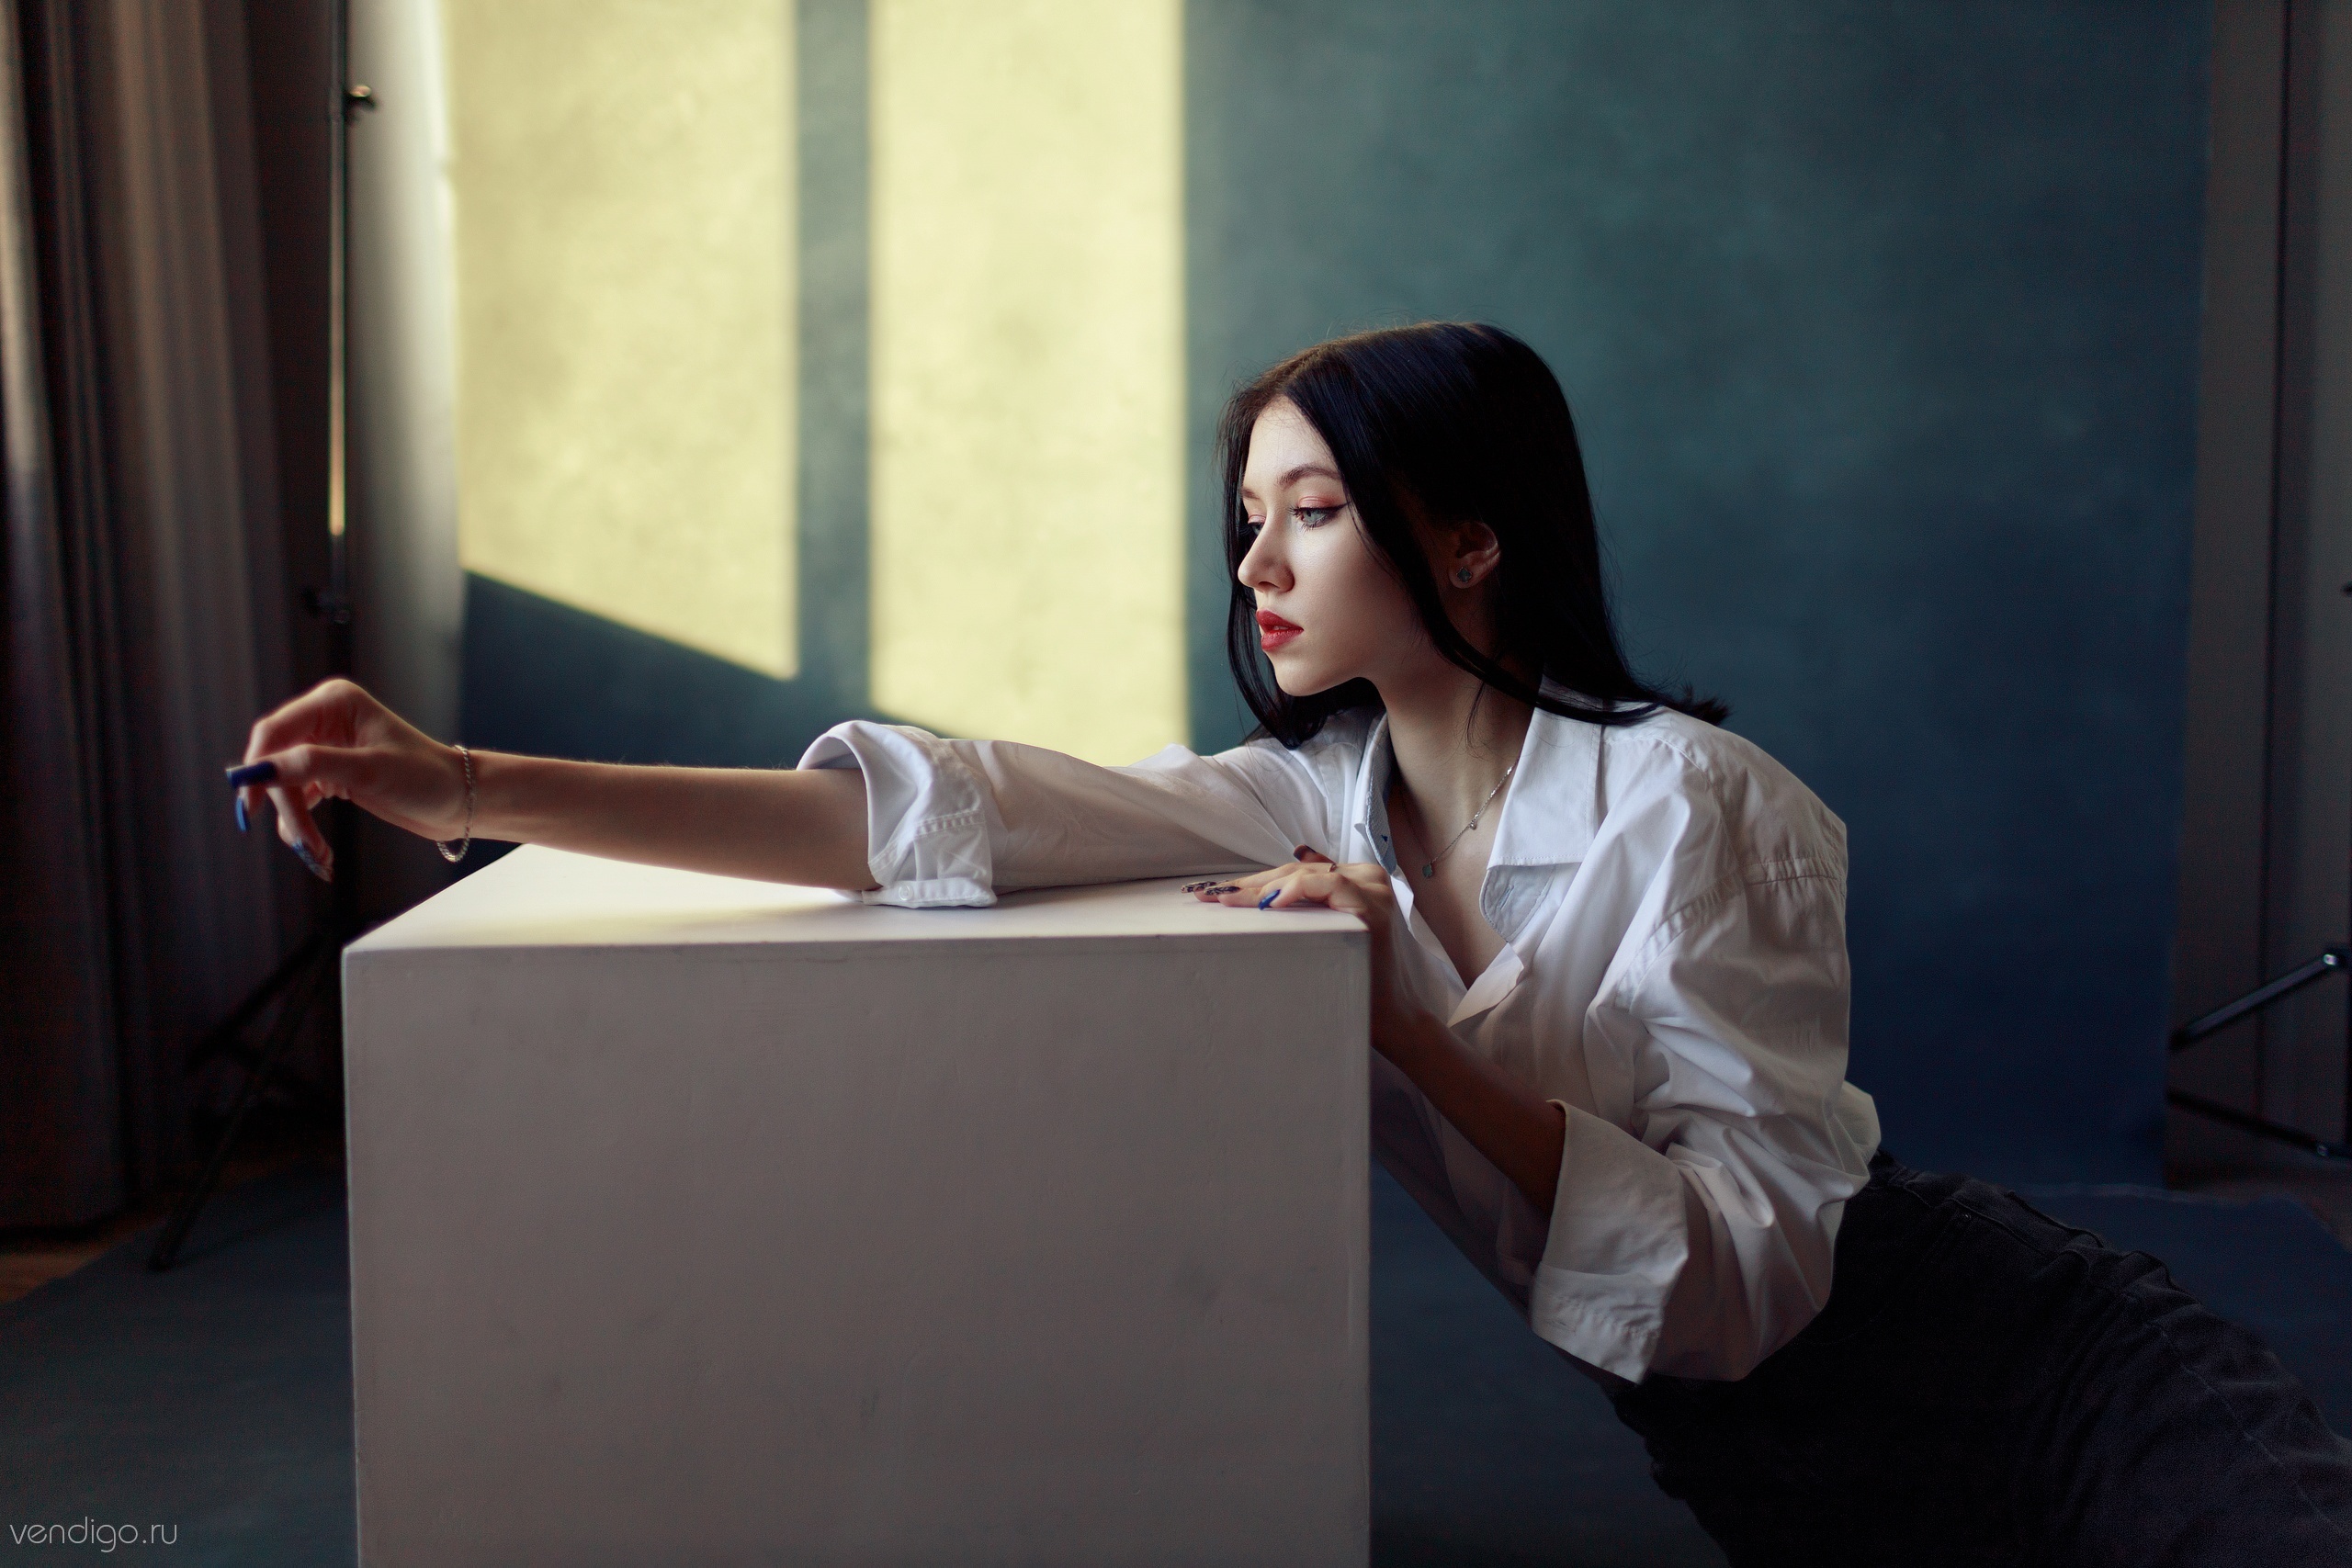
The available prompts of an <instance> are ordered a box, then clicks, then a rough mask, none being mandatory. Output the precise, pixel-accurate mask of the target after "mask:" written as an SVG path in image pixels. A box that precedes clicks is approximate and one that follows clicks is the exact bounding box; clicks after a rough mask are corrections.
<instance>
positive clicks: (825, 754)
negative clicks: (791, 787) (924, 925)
mask: <svg viewBox="0 0 2352 1568" xmlns="http://www.w3.org/2000/svg"><path fill="white" fill-rule="evenodd" d="M800 766H802V767H804V768H855V769H857V770H858V772H860V773H863V774H865V824H866V828H865V831H866V848H865V869H866V872H867V874H869V875H871V876H872V877H873V878H874V880H875V881H876V883H877V884H879V885H880V886H876V887H872V888H868V889H865V890H863V891H860V892H857V893H854V894H853V895H852V897H856V898H858V899H861V900H863V901H864V902H865V903H868V904H896V905H899V906H900V907H902V908H910V909H923V908H941V907H945V906H955V905H975V904H980V905H985V904H993V903H995V902H996V889H995V886H994V883H993V880H992V875H991V873H992V868H993V859H992V857H991V855H990V853H989V825H988V805H987V794H986V792H985V791H984V790H983V789H982V787H981V785H980V781H979V779H978V776H977V775H976V774H974V773H973V772H972V770H971V769H970V768H969V767H968V766H967V765H966V763H965V761H964V760H963V759H962V758H961V757H958V756H957V755H956V750H955V748H954V747H952V746H950V745H949V744H948V743H947V742H946V741H944V740H942V739H939V737H937V736H936V735H933V734H932V733H931V732H930V731H928V730H924V729H917V728H914V727H913V726H912V725H904V724H875V723H872V722H870V721H868V720H865V719H853V720H852V721H850V722H849V723H847V724H837V725H835V726H833V728H831V729H829V730H827V731H825V733H824V734H822V735H820V736H819V737H817V739H815V740H814V741H813V742H811V743H810V745H809V750H807V751H805V752H803V753H802V754H801V757H800Z"/></svg>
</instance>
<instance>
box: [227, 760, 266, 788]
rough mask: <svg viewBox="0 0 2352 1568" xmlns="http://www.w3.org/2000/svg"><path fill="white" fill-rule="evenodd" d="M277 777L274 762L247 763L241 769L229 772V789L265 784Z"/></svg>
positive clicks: (232, 769)
mask: <svg viewBox="0 0 2352 1568" xmlns="http://www.w3.org/2000/svg"><path fill="white" fill-rule="evenodd" d="M276 777H277V763H275V762H247V763H246V764H245V765H244V766H243V767H242V768H231V769H230V770H229V787H230V788H231V789H243V788H244V787H245V786H246V785H247V784H267V783H269V781H270V780H272V779H274V778H276Z"/></svg>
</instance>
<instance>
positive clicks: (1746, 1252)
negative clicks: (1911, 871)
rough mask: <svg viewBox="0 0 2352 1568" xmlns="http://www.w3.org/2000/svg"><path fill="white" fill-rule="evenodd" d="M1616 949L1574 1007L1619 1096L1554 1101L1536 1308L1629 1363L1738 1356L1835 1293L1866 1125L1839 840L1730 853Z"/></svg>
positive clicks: (1737, 1361) (1621, 1367)
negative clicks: (1634, 944) (1824, 848)
mask: <svg viewBox="0 0 2352 1568" xmlns="http://www.w3.org/2000/svg"><path fill="white" fill-rule="evenodd" d="M1629 956H1630V958H1631V960H1632V961H1631V962H1629V963H1628V964H1626V965H1625V966H1624V968H1623V972H1622V973H1621V974H1620V975H1619V976H1618V978H1617V981H1616V983H1615V984H1612V985H1611V986H1608V987H1603V988H1602V990H1601V992H1600V996H1599V997H1598V998H1596V999H1595V1002H1594V1004H1593V1007H1592V1010H1591V1011H1590V1013H1589V1015H1588V1019H1587V1032H1588V1039H1589V1042H1590V1043H1591V1045H1592V1046H1593V1047H1594V1049H1593V1050H1592V1052H1591V1059H1592V1060H1593V1061H1594V1062H1595V1064H1596V1066H1602V1067H1603V1068H1604V1070H1603V1071H1601V1072H1600V1073H1598V1074H1597V1075H1596V1076H1597V1077H1607V1076H1608V1074H1607V1072H1606V1070H1605V1067H1606V1066H1607V1065H1611V1064H1613V1065H1614V1066H1615V1067H1616V1069H1617V1070H1618V1072H1620V1073H1621V1074H1622V1075H1623V1076H1622V1078H1621V1079H1620V1081H1618V1082H1617V1083H1614V1084H1610V1085H1607V1086H1605V1087H1606V1089H1607V1090H1608V1091H1609V1092H1607V1093H1606V1094H1605V1096H1604V1098H1605V1099H1607V1100H1613V1101H1617V1102H1618V1103H1623V1104H1626V1105H1627V1106H1628V1107H1629V1113H1628V1114H1627V1115H1626V1117H1625V1119H1624V1121H1623V1123H1622V1124H1620V1123H1618V1122H1612V1121H1611V1120H1608V1119H1605V1118H1603V1117H1601V1116H1596V1115H1593V1114H1591V1113H1590V1112H1589V1111H1582V1110H1579V1109H1577V1108H1574V1107H1565V1108H1566V1110H1567V1121H1568V1126H1567V1138H1566V1148H1565V1151H1564V1153H1563V1156H1562V1160H1561V1170H1560V1180H1559V1186H1558V1189H1557V1194H1556V1197H1555V1202H1554V1207H1553V1212H1552V1216H1551V1223H1550V1226H1549V1231H1548V1235H1547V1236H1546V1240H1545V1245H1544V1258H1543V1261H1542V1263H1541V1264H1540V1265H1539V1266H1538V1268H1537V1269H1536V1278H1535V1282H1534V1287H1533V1290H1532V1292H1531V1301H1530V1311H1529V1315H1530V1321H1531V1324H1532V1325H1533V1326H1534V1327H1535V1329H1536V1330H1537V1332H1538V1333H1539V1334H1542V1335H1543V1336H1544V1337H1545V1338H1546V1339H1548V1340H1550V1341H1552V1342H1553V1343H1554V1344H1556V1345H1558V1346H1559V1347H1560V1348H1563V1349H1565V1350H1566V1351H1567V1352H1568V1353H1569V1354H1571V1355H1573V1356H1576V1357H1577V1358H1578V1359H1583V1360H1587V1361H1589V1362H1591V1363H1592V1364H1594V1365H1596V1366H1599V1367H1601V1368H1603V1369H1604V1370H1606V1371H1611V1372H1614V1373H1616V1374H1617V1375H1618V1376H1621V1377H1626V1378H1633V1379H1639V1378H1641V1377H1643V1376H1645V1374H1647V1373H1650V1372H1665V1373H1669V1374H1673V1375H1677V1376H1685V1377H1700V1378H1717V1379H1736V1378H1740V1377H1744V1376H1746V1375H1747V1372H1748V1371H1750V1370H1751V1369H1752V1368H1753V1367H1754V1366H1755V1365H1756V1364H1757V1363H1758V1361H1760V1360H1762V1359H1764V1358H1765V1357H1766V1356H1768V1355H1770V1353H1771V1352H1772V1351H1773V1350H1774V1349H1776V1348H1779V1347H1780V1346H1781V1344H1783V1343H1785V1342H1786V1341H1787V1340H1788V1339H1790V1338H1791V1337H1793V1336H1794V1335H1795V1334H1796V1333H1797V1331H1798V1330H1800V1329H1802V1328H1803V1327H1804V1325H1805V1324H1807V1323H1809V1322H1810V1321H1812V1319H1813V1317H1814V1316H1815V1314H1816V1313H1818V1312H1819V1310H1820V1308H1821V1306H1822V1305H1823V1304H1824V1303H1826V1301H1827V1300H1828V1295H1829V1284H1830V1275H1831V1268H1832V1263H1833V1259H1834V1253H1835V1243H1836V1238H1837V1230H1838V1219H1839V1217H1840V1215H1841V1213H1842V1212H1843V1207H1844V1203H1845V1201H1846V1200H1847V1199H1848V1198H1849V1197H1850V1196H1851V1195H1852V1194H1853V1193H1854V1192H1856V1191H1858V1190H1860V1187H1861V1185H1862V1182H1863V1181H1864V1179H1866V1178H1867V1174H1868V1160H1869V1157H1870V1152H1871V1145H1873V1144H1874V1143H1875V1140H1876V1131H1875V1123H1874V1118H1873V1117H1872V1115H1871V1112H1870V1111H1869V1110H1868V1107H1867V1098H1866V1097H1861V1096H1860V1093H1859V1091H1857V1090H1852V1089H1849V1088H1848V1087H1847V1086H1846V1083H1845V1069H1846V1058H1847V1039H1846V1027H1847V1010H1848V987H1847V960H1846V946H1845V921H1844V867H1843V863H1842V859H1841V858H1836V857H1829V856H1824V857H1822V858H1817V859H1802V858H1800V859H1791V860H1784V861H1780V862H1777V863H1766V864H1750V865H1747V866H1742V867H1739V868H1736V869H1735V870H1734V871H1732V872H1730V873H1729V874H1726V875H1724V876H1723V877H1722V878H1721V879H1720V880H1719V881H1718V882H1717V883H1716V884H1714V885H1713V886H1710V887H1708V888H1706V889H1705V891H1703V892H1702V893H1701V894H1700V895H1699V896H1697V897H1693V898H1691V900H1690V901H1689V902H1688V903H1686V904H1684V905H1682V906H1681V907H1679V908H1676V909H1674V910H1672V911H1671V913H1670V915H1669V917H1668V919H1665V920H1664V921H1662V922H1661V923H1660V924H1659V925H1658V926H1657V929H1656V930H1654V931H1650V932H1649V933H1648V934H1647V937H1646V939H1645V941H1644V942H1643V943H1642V945H1641V948H1640V950H1638V951H1637V952H1635V953H1633V954H1631V955H1629ZM1603 1087H1604V1086H1603V1085H1600V1084H1596V1088H1597V1089H1600V1088H1603ZM1845 1097H1854V1098H1855V1099H1857V1100H1860V1102H1861V1103H1860V1109H1859V1110H1857V1109H1856V1108H1855V1107H1850V1106H1847V1105H1845V1104H1844V1103H1843V1100H1844V1098H1845Z"/></svg>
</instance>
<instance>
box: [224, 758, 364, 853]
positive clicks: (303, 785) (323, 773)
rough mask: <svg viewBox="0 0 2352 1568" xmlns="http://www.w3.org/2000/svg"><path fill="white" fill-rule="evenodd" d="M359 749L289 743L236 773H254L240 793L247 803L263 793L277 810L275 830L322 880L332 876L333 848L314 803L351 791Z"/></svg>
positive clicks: (254, 803)
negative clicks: (293, 744)
mask: <svg viewBox="0 0 2352 1568" xmlns="http://www.w3.org/2000/svg"><path fill="white" fill-rule="evenodd" d="M358 757H359V753H357V752H356V751H355V750H350V749H348V748H344V747H334V746H311V745H302V746H291V747H288V748H287V749H286V750H283V751H280V752H278V753H277V755H276V756H273V757H261V758H256V759H255V760H254V761H252V762H249V763H247V764H246V765H245V766H244V767H242V768H239V769H236V770H234V772H233V773H232V775H231V776H232V778H235V777H240V776H242V777H245V778H249V779H251V781H252V782H251V783H249V784H246V785H245V786H244V788H243V789H242V790H241V791H240V792H239V793H240V795H241V796H243V797H244V803H245V804H247V805H248V806H258V805H259V804H260V802H261V800H262V799H263V798H266V799H267V800H268V801H269V804H270V808H271V809H272V810H273V811H274V812H276V813H277V836H278V838H279V839H280V840H283V841H284V842H285V843H286V845H287V846H288V848H289V849H291V850H292V851H293V852H295V853H296V854H297V855H300V857H301V860H302V863H303V864H304V865H306V866H308V867H310V869H311V874H312V875H314V876H316V877H318V878H319V879H320V880H322V881H326V882H332V881H333V880H334V850H333V849H332V848H331V847H329V845H328V843H327V836H326V834H325V833H324V832H322V830H321V829H320V828H319V824H318V820H317V818H314V817H312V816H311V807H313V806H315V805H316V804H318V802H320V801H321V800H323V799H325V798H327V797H328V796H329V795H348V794H349V793H350V790H351V784H352V777H351V775H352V774H353V773H356V764H357V761H358Z"/></svg>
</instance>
